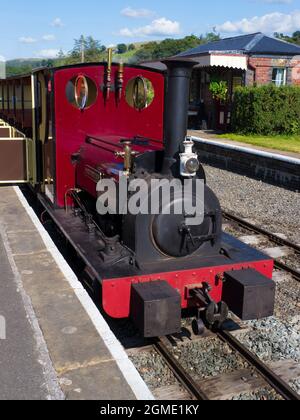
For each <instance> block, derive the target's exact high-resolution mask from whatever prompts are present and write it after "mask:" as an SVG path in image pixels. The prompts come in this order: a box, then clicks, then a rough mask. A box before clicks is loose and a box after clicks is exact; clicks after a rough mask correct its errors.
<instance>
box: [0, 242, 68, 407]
mask: <svg viewBox="0 0 300 420" xmlns="http://www.w3.org/2000/svg"><path fill="white" fill-rule="evenodd" d="M0 266H1V274H0V290H1V293H0V315H1V316H2V317H4V319H5V321H6V339H5V340H0V399H1V400H15V399H17V400H41V399H43V400H45V399H54V398H59V397H60V396H61V391H60V387H59V384H58V381H57V382H56V383H55V382H54V383H53V382H52V381H50V382H49V378H48V377H47V374H46V369H49V368H50V369H51V366H50V367H49V366H48V367H47V366H46V365H45V362H43V360H44V357H43V355H42V354H41V352H46V351H47V350H46V348H43V349H42V346H41V343H39V342H38V337H37V335H36V332H35V331H34V330H33V326H32V324H31V322H30V320H29V319H28V313H27V312H26V309H25V306H24V301H23V299H22V295H21V293H20V290H19V288H18V285H17V283H16V281H15V280H16V279H15V275H14V273H13V271H12V269H11V266H10V263H9V260H8V257H7V255H6V252H5V249H4V246H3V243H2V241H1V240H0ZM48 363H49V364H50V359H49V361H48Z"/></svg>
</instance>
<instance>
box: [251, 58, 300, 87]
mask: <svg viewBox="0 0 300 420" xmlns="http://www.w3.org/2000/svg"><path fill="white" fill-rule="evenodd" d="M277 67H284V68H286V69H287V83H288V84H296V85H299V86H300V57H295V58H288V59H285V58H282V59H281V58H272V57H250V58H249V70H248V72H247V78H246V81H247V85H250V86H251V85H253V83H254V82H256V83H257V84H258V85H266V84H269V83H271V82H272V70H273V68H277Z"/></svg>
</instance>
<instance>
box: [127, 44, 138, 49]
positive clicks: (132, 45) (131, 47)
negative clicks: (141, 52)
mask: <svg viewBox="0 0 300 420" xmlns="http://www.w3.org/2000/svg"><path fill="white" fill-rule="evenodd" d="M135 49H136V48H135V45H134V44H130V45H129V46H128V51H134V50H135Z"/></svg>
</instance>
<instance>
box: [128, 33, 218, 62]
mask: <svg viewBox="0 0 300 420" xmlns="http://www.w3.org/2000/svg"><path fill="white" fill-rule="evenodd" d="M219 39H220V35H219V34H217V33H216V32H210V33H208V34H206V35H201V36H199V37H198V36H196V35H189V36H186V37H185V38H182V39H165V40H163V41H161V42H150V43H148V44H145V45H144V46H143V47H142V48H141V49H139V50H138V51H137V52H136V53H135V55H134V59H135V61H147V60H159V59H162V58H166V57H171V56H174V55H177V54H179V53H181V52H184V51H187V50H189V49H192V48H196V47H197V46H198V45H201V44H205V43H207V42H212V41H217V40H219Z"/></svg>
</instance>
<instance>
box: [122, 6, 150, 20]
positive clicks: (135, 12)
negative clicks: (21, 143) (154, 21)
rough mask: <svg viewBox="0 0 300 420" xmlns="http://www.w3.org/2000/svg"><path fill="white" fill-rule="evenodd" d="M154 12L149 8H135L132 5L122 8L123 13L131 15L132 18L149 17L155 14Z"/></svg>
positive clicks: (127, 15)
mask: <svg viewBox="0 0 300 420" xmlns="http://www.w3.org/2000/svg"><path fill="white" fill-rule="evenodd" d="M154 14H155V13H154V12H152V10H148V9H133V8H132V7H126V8H125V9H123V10H121V15H123V16H126V17H130V18H147V17H151V16H154Z"/></svg>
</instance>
